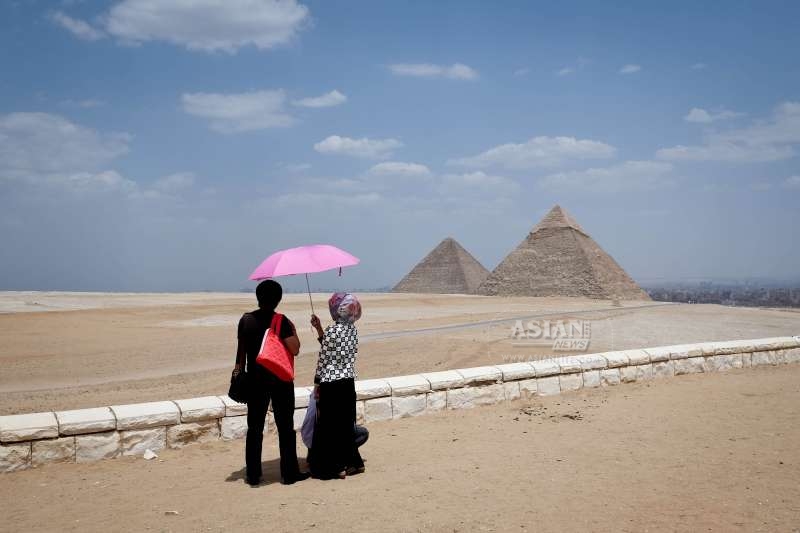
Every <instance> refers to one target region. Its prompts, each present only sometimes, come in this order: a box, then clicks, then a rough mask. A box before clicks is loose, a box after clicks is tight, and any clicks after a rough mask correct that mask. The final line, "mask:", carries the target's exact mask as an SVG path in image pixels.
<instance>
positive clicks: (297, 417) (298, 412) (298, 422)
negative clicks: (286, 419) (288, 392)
mask: <svg viewBox="0 0 800 533" xmlns="http://www.w3.org/2000/svg"><path fill="white" fill-rule="evenodd" d="M306 411H308V408H307V407H301V408H299V409H298V408H297V407H295V409H294V414H293V415H292V422H293V427H294V430H295V431H299V430H300V428H301V427H303V420H305V419H306Z"/></svg>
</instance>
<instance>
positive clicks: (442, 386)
mask: <svg viewBox="0 0 800 533" xmlns="http://www.w3.org/2000/svg"><path fill="white" fill-rule="evenodd" d="M422 377H423V378H425V379H427V380H428V382H429V383H430V384H431V390H447V389H455V388H458V387H463V386H464V376H462V375H461V374H460V373H459V372H457V371H455V370H443V371H441V372H426V373H424V374H422Z"/></svg>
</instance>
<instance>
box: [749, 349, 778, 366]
mask: <svg viewBox="0 0 800 533" xmlns="http://www.w3.org/2000/svg"><path fill="white" fill-rule="evenodd" d="M750 363H751V365H752V366H769V365H776V364H778V361H777V359H776V358H775V352H772V351H769V352H753V355H752V356H751V358H750Z"/></svg>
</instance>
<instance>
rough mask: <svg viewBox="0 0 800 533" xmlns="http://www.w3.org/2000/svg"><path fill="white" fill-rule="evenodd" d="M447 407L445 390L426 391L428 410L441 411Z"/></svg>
mask: <svg viewBox="0 0 800 533" xmlns="http://www.w3.org/2000/svg"><path fill="white" fill-rule="evenodd" d="M446 408H447V391H443V390H442V391H436V392H429V393H428V406H427V407H426V409H427V410H428V411H441V410H442V409H446Z"/></svg>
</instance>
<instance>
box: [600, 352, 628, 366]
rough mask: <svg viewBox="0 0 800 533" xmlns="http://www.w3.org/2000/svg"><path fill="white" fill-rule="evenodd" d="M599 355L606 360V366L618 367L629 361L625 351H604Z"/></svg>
mask: <svg viewBox="0 0 800 533" xmlns="http://www.w3.org/2000/svg"><path fill="white" fill-rule="evenodd" d="M601 355H602V356H603V357H605V358H606V361H608V368H619V367H621V366H626V365H628V364H629V363H630V362H629V361H628V356H627V355H626V354H625V352H606V353H604V354H601Z"/></svg>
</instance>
